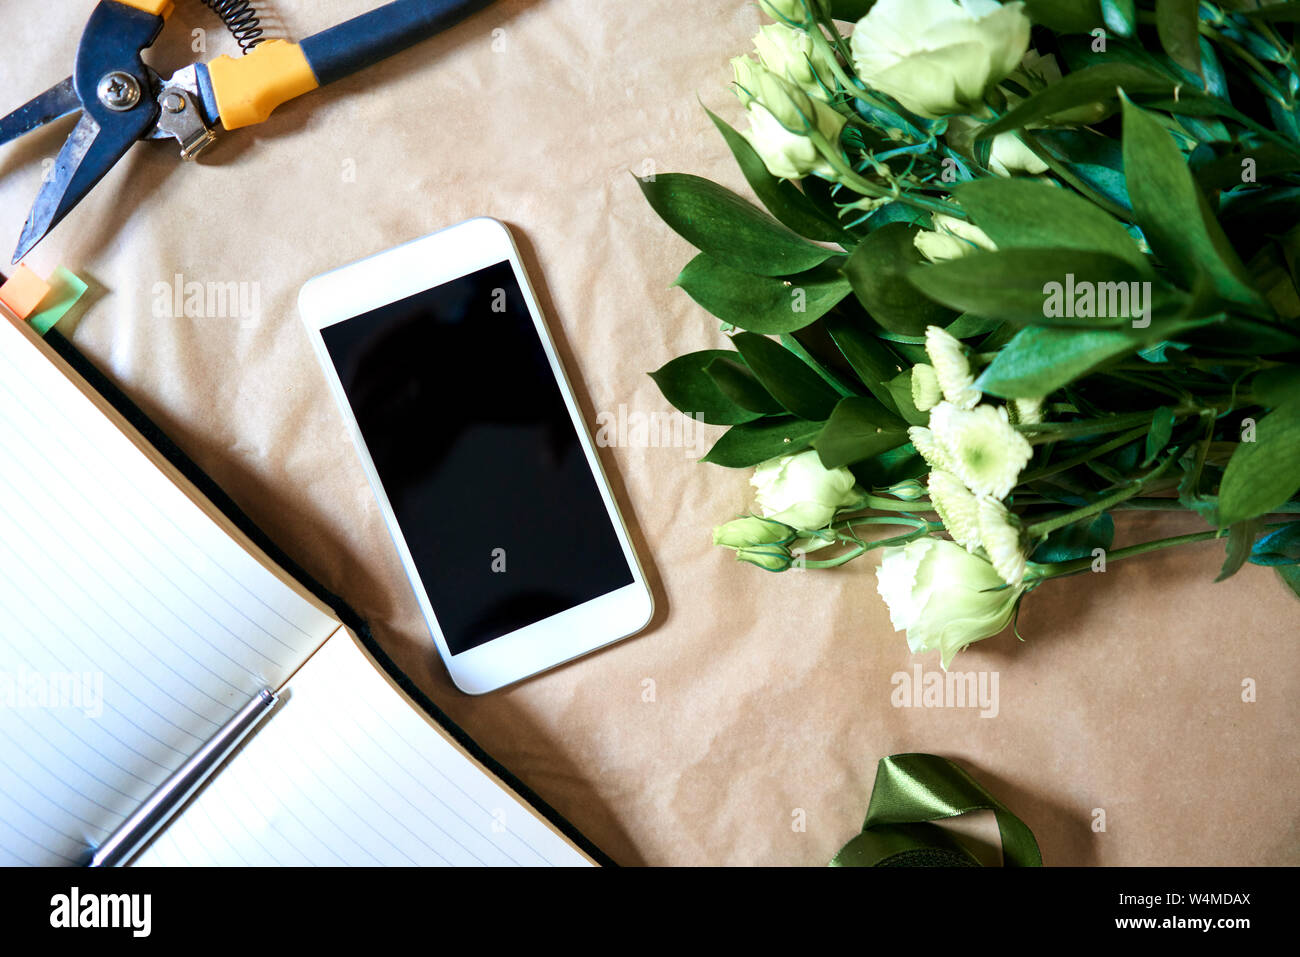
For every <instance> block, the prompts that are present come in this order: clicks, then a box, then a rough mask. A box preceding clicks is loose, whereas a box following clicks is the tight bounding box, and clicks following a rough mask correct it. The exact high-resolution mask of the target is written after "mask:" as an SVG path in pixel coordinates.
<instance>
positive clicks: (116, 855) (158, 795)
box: [89, 688, 279, 867]
mask: <svg viewBox="0 0 1300 957" xmlns="http://www.w3.org/2000/svg"><path fill="white" fill-rule="evenodd" d="M278 700H279V696H278V695H277V694H276V693H275V692H274V691H272V690H271V689H270V688H263V689H262V690H261V691H259V692H258V693H257V694H256V695H255V696H254V697H253V700H252V701H250V702H248V704H246V705H244V707H243V708H241V709H240V710H239V713H238V714H236V715H235V716H234V717H233V718H231V719H230V720H229V721H227V722H226V723H225V725H223V726H222V728H221V730H220V731H218V732H217V733H216V735H215V736H213V738H212V739H211V740H210V741H208V742H207V743H206V744H205V745H203V747H202V748H200V749H199V750H198V751H197V752H196V753H195V754H194V756H193V757H191V758H190V759H189V760H188V761H186V762H185V763H184V764H183V765H181V766H180V768H178V769H177V770H176V771H175V772H174V773H173V774H172V776H171V777H169V778H168V779H167V780H166V781H164V782H163V783H162V784H160V785H159V786H158V789H157V790H156V791H154V792H153V794H151V795H149V799H148V800H147V801H145V802H144V803H143V804H141V805H140V807H139V808H137V809H136V811H135V813H134V814H132V815H131V816H130V817H128V818H127V819H126V820H125V821H123V822H122V824H121V826H120V827H118V828H117V830H115V831H114V832H113V833H112V834H110V835H109V837H108V839H107V840H106V841H104V843H103V844H101V845H100V846H99V847H97V848H96V849H95V852H94V853H93V854H92V855H91V858H90V864H89V866H90V867H121V866H122V865H124V864H126V863H127V861H129V860H130V859H131V858H132V857H133V856H134V855H135V853H136V852H137V851H139V850H140V849H141V848H142V847H144V845H145V844H147V843H148V842H149V840H150V839H151V838H152V837H153V836H154V835H155V834H157V833H158V832H159V831H160V830H162V829H163V827H165V826H166V824H167V822H168V821H170V820H171V819H172V816H173V815H174V814H175V813H176V812H177V811H178V810H180V808H181V806H182V805H183V804H184V803H185V802H186V801H188V800H189V799H190V797H191V796H193V794H194V792H195V791H197V790H198V789H199V788H200V787H202V786H203V784H204V782H205V781H207V780H208V778H209V777H211V776H212V772H213V771H215V770H216V769H217V767H218V766H219V765H220V764H221V762H222V761H224V760H225V759H226V758H227V757H228V756H229V755H230V752H232V751H234V750H235V748H236V747H238V746H239V743H240V742H241V741H243V740H244V739H245V738H246V737H248V735H249V733H250V732H251V731H252V730H253V729H254V728H255V727H257V724H258V722H260V721H261V720H262V719H263V718H264V717H266V714H267V712H269V711H270V710H271V708H273V707H274V706H275V703H276V702H277V701H278Z"/></svg>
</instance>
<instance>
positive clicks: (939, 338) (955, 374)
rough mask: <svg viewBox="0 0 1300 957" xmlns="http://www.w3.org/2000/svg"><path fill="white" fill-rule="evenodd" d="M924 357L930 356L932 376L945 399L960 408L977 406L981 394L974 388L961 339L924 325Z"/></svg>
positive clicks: (973, 378) (981, 396)
mask: <svg viewBox="0 0 1300 957" xmlns="http://www.w3.org/2000/svg"><path fill="white" fill-rule="evenodd" d="M925 354H926V355H927V356H929V357H930V363H931V364H932V365H933V366H934V376H935V378H936V379H938V380H939V388H940V389H942V390H943V397H944V398H945V399H947V400H948V401H949V402H951V403H952V404H953V405H955V406H956V407H957V408H959V409H973V408H975V406H977V405H979V401H980V399H981V398H983V396H984V393H983V392H981V391H980V390H979V389H977V388H975V376H974V375H972V374H971V369H970V362H968V361H967V360H966V351H965V350H964V349H963V348H962V344H961V340H960V339H958V338H956V337H955V336H954V335H952V333H950V332H948V331H947V330H946V329H941V328H939V327H938V326H927V327H926V330H925ZM913 374H915V373H913ZM917 408H918V409H919V408H920V406H917Z"/></svg>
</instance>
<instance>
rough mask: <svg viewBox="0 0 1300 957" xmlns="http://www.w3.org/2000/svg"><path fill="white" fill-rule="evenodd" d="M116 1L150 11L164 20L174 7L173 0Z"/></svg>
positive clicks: (146, 11)
mask: <svg viewBox="0 0 1300 957" xmlns="http://www.w3.org/2000/svg"><path fill="white" fill-rule="evenodd" d="M117 2H118V3H120V4H122V5H123V6H127V7H135V8H136V9H137V10H143V11H144V12H145V13H152V14H153V15H154V16H155V17H162V18H163V19H164V20H166V19H167V18H168V17H170V16H171V15H172V11H173V10H174V9H176V4H175V3H174V2H173V0H117Z"/></svg>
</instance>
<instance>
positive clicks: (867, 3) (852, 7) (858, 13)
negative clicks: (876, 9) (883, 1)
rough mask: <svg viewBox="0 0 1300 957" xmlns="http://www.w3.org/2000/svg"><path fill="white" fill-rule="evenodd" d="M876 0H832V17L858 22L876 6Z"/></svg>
mask: <svg viewBox="0 0 1300 957" xmlns="http://www.w3.org/2000/svg"><path fill="white" fill-rule="evenodd" d="M875 3H876V0H830V8H831V17H832V18H834V19H836V20H842V21H844V22H845V23H857V22H858V21H859V20H861V19H862V18H863V17H865V16H866V15H867V14H868V13H870V12H871V8H872V7H873V6H875Z"/></svg>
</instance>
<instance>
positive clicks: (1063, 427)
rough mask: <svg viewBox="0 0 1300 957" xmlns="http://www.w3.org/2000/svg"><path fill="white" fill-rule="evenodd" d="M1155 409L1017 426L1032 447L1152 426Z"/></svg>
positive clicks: (1180, 411) (1178, 411) (1187, 410)
mask: <svg viewBox="0 0 1300 957" xmlns="http://www.w3.org/2000/svg"><path fill="white" fill-rule="evenodd" d="M1197 411H1199V407H1197V406H1188V405H1180V406H1178V407H1176V408H1175V409H1174V415H1175V417H1178V418H1181V417H1183V416H1186V415H1189V414H1191V413H1192V412H1197ZM1155 412H1156V410H1155V409H1148V410H1146V411H1145V412H1126V413H1124V414H1123V415H1110V416H1107V417H1105V418H1104V419H1083V420H1081V421H1078V422H1037V423H1034V424H1032V425H1029V424H1021V425H1017V426H1016V429H1017V430H1018V431H1020V432H1027V433H1029V435H1028V439H1029V442H1030V444H1032V445H1041V444H1043V443H1044V442H1055V441H1057V440H1059V439H1074V438H1079V437H1080V436H1085V435H1105V434H1106V433H1107V432H1120V431H1126V430H1128V429H1133V428H1136V427H1137V426H1139V425H1144V426H1150V425H1151V417H1152V416H1153V415H1155Z"/></svg>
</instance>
